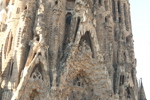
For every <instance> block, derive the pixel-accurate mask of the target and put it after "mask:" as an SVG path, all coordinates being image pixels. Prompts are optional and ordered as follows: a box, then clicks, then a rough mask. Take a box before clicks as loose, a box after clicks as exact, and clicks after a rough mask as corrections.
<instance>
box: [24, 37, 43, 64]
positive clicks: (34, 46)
mask: <svg viewBox="0 0 150 100" xmlns="http://www.w3.org/2000/svg"><path fill="white" fill-rule="evenodd" d="M38 39H39V38H38V37H35V38H34V39H33V40H31V42H30V43H29V45H30V46H31V48H30V52H29V56H28V59H27V62H26V66H29V64H30V63H31V61H32V60H33V58H34V56H35V55H36V54H38V53H40V51H41V49H42V48H43V42H39V41H38Z"/></svg>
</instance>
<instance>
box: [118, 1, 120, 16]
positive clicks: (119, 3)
mask: <svg viewBox="0 0 150 100" xmlns="http://www.w3.org/2000/svg"><path fill="white" fill-rule="evenodd" d="M120 11H121V10H120V1H118V13H120Z"/></svg>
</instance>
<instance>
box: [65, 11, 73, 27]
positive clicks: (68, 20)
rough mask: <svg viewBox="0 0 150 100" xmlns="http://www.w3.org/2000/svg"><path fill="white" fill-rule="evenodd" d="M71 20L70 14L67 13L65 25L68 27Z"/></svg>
mask: <svg viewBox="0 0 150 100" xmlns="http://www.w3.org/2000/svg"><path fill="white" fill-rule="evenodd" d="M71 18H72V14H71V13H70V12H69V13H67V15H66V24H67V25H70V24H71Z"/></svg>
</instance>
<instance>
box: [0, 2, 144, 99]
mask: <svg viewBox="0 0 150 100" xmlns="http://www.w3.org/2000/svg"><path fill="white" fill-rule="evenodd" d="M0 5H1V6H0V16H1V17H0V18H1V19H0V46H1V47H0V50H1V51H0V86H1V88H0V97H1V98H0V100H143V99H140V98H139V97H141V96H139V93H138V84H137V79H136V59H135V57H134V47H133V37H132V28H131V19H130V6H129V5H130V4H129V0H1V1H0ZM140 89H141V88H140ZM143 91H144V89H143ZM143 93H144V92H143Z"/></svg>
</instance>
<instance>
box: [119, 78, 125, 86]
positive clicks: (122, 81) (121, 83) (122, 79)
mask: <svg viewBox="0 0 150 100" xmlns="http://www.w3.org/2000/svg"><path fill="white" fill-rule="evenodd" d="M123 84H124V75H121V76H120V86H121V85H123Z"/></svg>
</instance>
